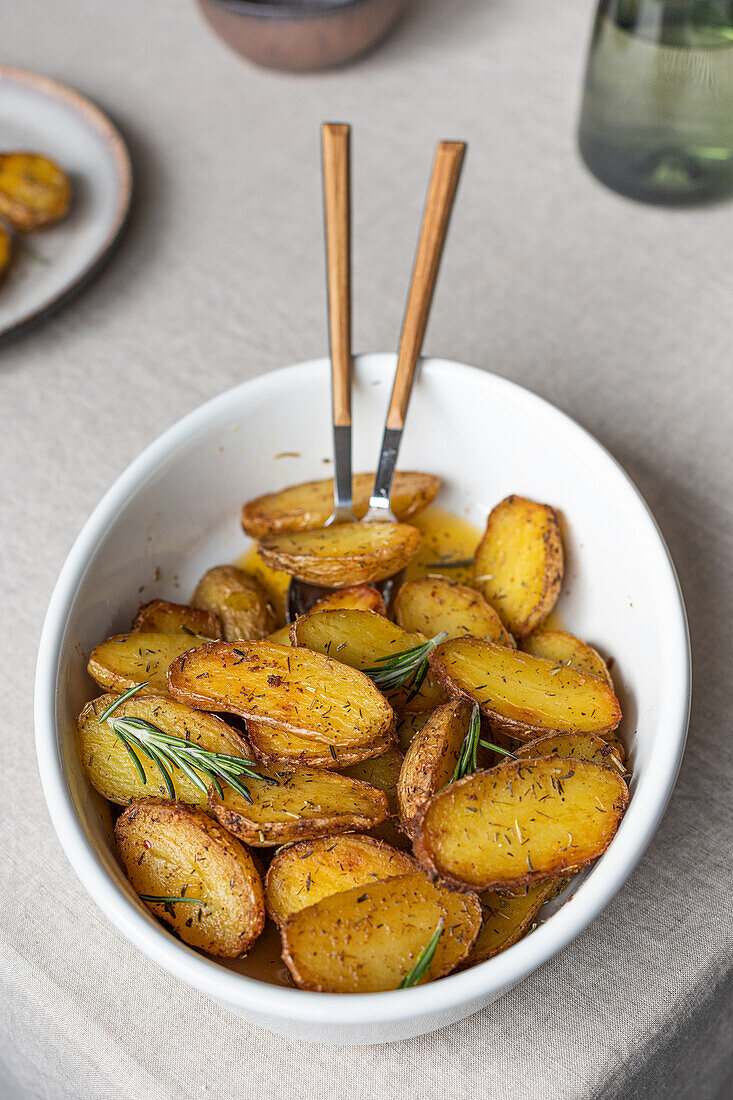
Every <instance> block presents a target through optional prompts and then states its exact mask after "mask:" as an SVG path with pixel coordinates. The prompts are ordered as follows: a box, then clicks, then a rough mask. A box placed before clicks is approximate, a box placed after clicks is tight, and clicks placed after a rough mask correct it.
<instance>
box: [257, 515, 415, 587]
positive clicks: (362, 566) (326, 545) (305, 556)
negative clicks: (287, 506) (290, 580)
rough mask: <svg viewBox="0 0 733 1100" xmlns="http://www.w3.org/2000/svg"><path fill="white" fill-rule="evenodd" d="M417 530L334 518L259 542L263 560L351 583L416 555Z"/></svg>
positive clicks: (305, 575)
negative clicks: (329, 523) (331, 522)
mask: <svg viewBox="0 0 733 1100" xmlns="http://www.w3.org/2000/svg"><path fill="white" fill-rule="evenodd" d="M420 538H421V536H420V532H419V531H418V530H417V528H416V527H409V526H408V525H407V524H405V523H383V522H375V523H337V524H335V525H334V526H333V527H325V528H322V529H320V530H317V531H297V532H295V533H293V534H285V535H270V536H269V537H268V538H266V539H263V540H262V541H261V542H260V543H259V546H258V553H259V555H260V557H261V558H262V560H263V561H264V563H265V565H269V567H270V568H271V569H279V570H281V571H282V572H284V573H289V574H290V575H291V576H292V577H296V578H297V579H298V580H300V581H305V582H306V583H307V584H317V585H324V586H326V587H328V588H349V587H352V586H353V585H361V584H372V583H373V582H375V581H382V580H385V578H386V577H391V576H394V574H395V573H399V572H400V570H401V569H404V568H405V566H406V565H407V564H408V562H410V561H411V560H412V558H414V557H415V554H416V553H417V551H418V549H419V547H420Z"/></svg>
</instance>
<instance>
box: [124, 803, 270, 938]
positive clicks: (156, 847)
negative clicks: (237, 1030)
mask: <svg viewBox="0 0 733 1100" xmlns="http://www.w3.org/2000/svg"><path fill="white" fill-rule="evenodd" d="M115 837H116V839H117V850H118V852H119V854H120V859H121V860H122V863H123V864H124V867H125V870H126V872H127V877H128V879H129V880H130V882H131V884H132V886H133V889H134V890H135V891H136V892H137V894H138V895H140V897H141V900H142V901H144V902H145V904H146V905H147V907H148V908H149V909H150V910H151V912H153V913H154V914H155V915H156V917H159V918H160V919H161V920H164V921H165V922H166V923H167V924H170V925H171V927H172V928H174V929H175V931H176V932H177V933H178V935H179V936H180V937H181V939H182V940H184V942H185V943H190V944H191V946H192V947H198V948H199V949H200V950H201V951H206V952H207V954H209V955H218V956H221V957H222V958H234V957H236V956H237V955H242V954H244V952H245V951H247V950H248V949H249V948H250V947H251V946H252V944H253V943H254V941H255V940H256V939H257V937H258V936H259V934H260V932H261V931H262V929H263V928H264V926H265V897H264V890H263V887H262V880H261V878H260V875H259V873H258V871H257V868H256V867H255V864H254V862H253V860H252V857H251V855H250V854H249V852H248V851H247V849H246V848H244V847H243V846H242V845H241V844H240V843H239V842H238V841H236V840H235V839H234V837H232V836H230V835H229V833H227V832H226V831H225V830H224V829H222V828H221V826H220V825H217V823H216V822H215V821H212V820H211V818H210V817H209V816H208V814H205V813H204V812H203V811H202V810H198V809H194V808H193V807H191V806H186V805H184V804H183V803H182V802H169V801H166V800H165V799H159V798H144V799H140V800H139V801H137V802H133V803H132V804H131V805H130V806H128V807H127V809H126V810H124V811H123V813H122V814H121V815H120V817H119V818H118V819H117V823H116V825H115ZM186 897H187V898H189V899H191V898H195V899H198V901H199V902H200V903H201V904H197V903H196V902H195V901H191V900H189V901H183V900H181V901H171V900H166V901H164V900H160V901H157V902H156V901H153V900H152V898H160V899H172V898H186Z"/></svg>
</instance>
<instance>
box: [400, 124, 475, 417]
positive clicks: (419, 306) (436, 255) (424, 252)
mask: <svg viewBox="0 0 733 1100" xmlns="http://www.w3.org/2000/svg"><path fill="white" fill-rule="evenodd" d="M465 151H466V144H465V142H462V141H441V142H440V144H439V145H438V148H437V151H436V154H435V160H434V161H433V171H432V175H431V178H430V185H429V187H428V195H427V199H426V202H425V210H424V211H423V219H422V227H421V229H420V239H419V241H418V245H417V254H416V256H415V265H414V267H413V269H412V281H411V283H410V292H409V295H408V298H407V306H406V307H405V316H404V320H403V322H402V334H401V336H400V350H399V355H398V358H397V370H396V373H395V380H394V385H393V387H392V397H391V398H390V403H389V411H388V413H387V427H388V428H397V429H401V428H403V427H404V424H405V415H406V413H407V405H408V402H409V400H410V390H411V389H412V380H413V378H414V376H415V368H416V367H417V361H418V358H419V357H420V351H421V349H422V342H423V337H424V336H425V328H426V326H427V323H428V314H429V312H430V305H431V303H432V300H433V291H434V290H435V281H436V279H437V276H438V267H439V266H440V258H441V256H442V253H443V245H444V244H445V237H446V233H447V231H448V222H449V220H450V215H451V210H452V209H453V200H454V198H455V194H456V188H457V187H458V179H459V176H460V174H461V165H462V164H463V155H464V153H465Z"/></svg>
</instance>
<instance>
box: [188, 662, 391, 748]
mask: <svg viewBox="0 0 733 1100" xmlns="http://www.w3.org/2000/svg"><path fill="white" fill-rule="evenodd" d="M194 653H195V658H194ZM194 653H192V654H190V655H189V659H188V660H183V659H182V660H177V661H174V662H173V664H172V665H171V667H170V670H169V672H168V688H169V690H170V692H171V694H172V695H173V696H175V698H177V699H180V700H181V702H184V703H187V704H188V705H189V706H192V707H195V708H196V709H197V710H210V711H223V712H225V713H229V714H237V715H239V717H241V718H245V719H247V720H249V719H253V720H254V721H258V722H260V723H262V724H263V725H269V726H278V727H280V728H282V729H285V730H288V731H289V732H291V733H296V734H298V735H299V736H301V737H310V738H311V739H312V740H315V741H321V742H323V743H324V744H326V745H329V744H330V745H333V746H334V747H335V748H342V747H343V748H345V747H349V746H351V747H353V746H356V745H360V746H361V745H367V744H371V743H373V742H375V741H376V742H379V741H381V740H382V739H383V738H384V737H385V735H386V734H388V733H389V732H390V731H391V729H392V724H393V721H394V712H393V710H392V708H391V707H390V705H389V703H388V702H387V701H386V700H385V698H384V696H383V695H381V694H380V692H378V691H377V689H376V688H375V687H374V685H373V684H372V682H371V680H370V679H369V677H368V676H365V675H364V674H363V673H361V672H358V671H357V670H356V669H352V668H349V667H347V666H346V665H343V664H341V663H340V662H338V661H334V660H333V659H331V658H329V657H325V656H323V654H320V653H312V652H311V651H310V650H305V649H289V648H288V647H286V646H280V645H275V644H274V643H273V642H267V641H262V642H259V641H256V642H212V643H210V644H209V645H205V646H201V647H199V649H197V650H195V651H194Z"/></svg>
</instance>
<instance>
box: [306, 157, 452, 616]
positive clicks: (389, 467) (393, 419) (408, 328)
mask: <svg viewBox="0 0 733 1100" xmlns="http://www.w3.org/2000/svg"><path fill="white" fill-rule="evenodd" d="M465 151H466V143H465V142H461V141H441V142H439V144H438V148H437V150H436V153H435V159H434V161H433V168H432V173H431V177H430V184H429V187H428V194H427V198H426V201H425V209H424V210H423V216H422V224H421V228H420V237H419V240H418V246H417V253H416V255H415V263H414V266H413V269H412V278H411V280H410V289H409V293H408V296H407V304H406V306H405V315H404V318H403V322H402V332H401V334H400V343H399V351H398V355H397V367H396V370H395V376H394V381H393V383H392V393H391V396H390V400H389V406H388V409H387V419H386V422H385V427H384V434H383V436H382V449H381V452H380V455H379V462H378V464H377V473H376V476H375V479H374V488H373V489H372V495H371V497H370V499H369V508H368V511H367V513H366V515H365V516H364V518H363V519H362V523H370V522H374V521H380V520H381V521H382V522H388V523H397V522H398V520H397V517H396V516H395V514H394V512H393V511H392V507H391V504H390V495H391V492H392V483H393V481H394V475H395V469H396V466H397V456H398V454H399V448H400V443H401V441H402V432H403V430H404V427H405V418H406V416H407V407H408V404H409V401H410V393H411V391H412V385H413V382H414V379H415V372H416V369H417V364H418V360H419V358H420V352H421V350H422V344H423V338H424V336H425V329H426V327H427V322H428V315H429V313H430V306H431V304H432V300H433V293H434V291H435V283H436V280H437V276H438V268H439V266H440V260H441V257H442V254H443V246H444V244H445V238H446V234H447V232H448V223H449V221H450V215H451V211H452V209H453V201H454V199H455V195H456V190H457V188H458V180H459V177H460V174H461V167H462V164H463V158H464V154H465ZM324 166H325V161H324ZM329 272H330V261H329ZM329 280H330V274H329ZM329 287H330V281H329ZM329 303H331V297H330V292H329ZM350 361H351V359H350V357H349V362H350ZM334 377H335V373H334V372H333V371H332V378H334ZM334 393H335V391H334ZM335 402H336V398H335V395H334V410H335V408H336V404H335ZM334 417H335V413H334ZM349 423H350V417H349ZM334 425H335V419H334ZM336 431H337V429H336V427H335V426H334V458H335V460H338V455H339V452H338V449H337V446H336ZM350 433H351V429H350V428H349V473H350V464H351V449H350V440H351V434H350ZM337 480H338V479H337V478H334V494H337V493H338V490H337ZM349 486H350V482H349ZM336 500H337V501H338V497H337V496H336ZM349 503H351V493H350V492H349ZM336 512H338V504H337V506H336V508H335V509H334V513H336ZM334 513H332V515H331V516H330V517H329V521H328V522H335V521H334ZM351 516H352V517H353V507H352V512H351ZM403 574H404V570H402V571H400V573H398V574H396V575H395V576H392V577H387V578H386V580H383V581H380V582H379V583H375V585H374V587H375V588H378V589H379V590H380V591H381V592H382V595H383V597H384V601H385V603H386V604H389V602H390V599H391V596H392V593H393V591H395V589H396V587H398V586H399V582H400V580H401V578H402V576H403ZM333 591H335V590H334V589H332V588H324V587H321V586H317V585H311V584H305V583H304V582H302V581H297V580H296V579H295V578H293V579H292V580H291V581H290V585H289V586H288V598H287V614H288V620H289V621H290V622H294V621H295V619H297V618H298V617H299V616H300V615H303V614H305V612H307V611H308V610H309V609H310V608H311V607H312V606H313V604H314V603H316V601H317V600H319V599H321V598H322V597H323V596H324V595H326V594H328V593H329V592H333Z"/></svg>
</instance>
